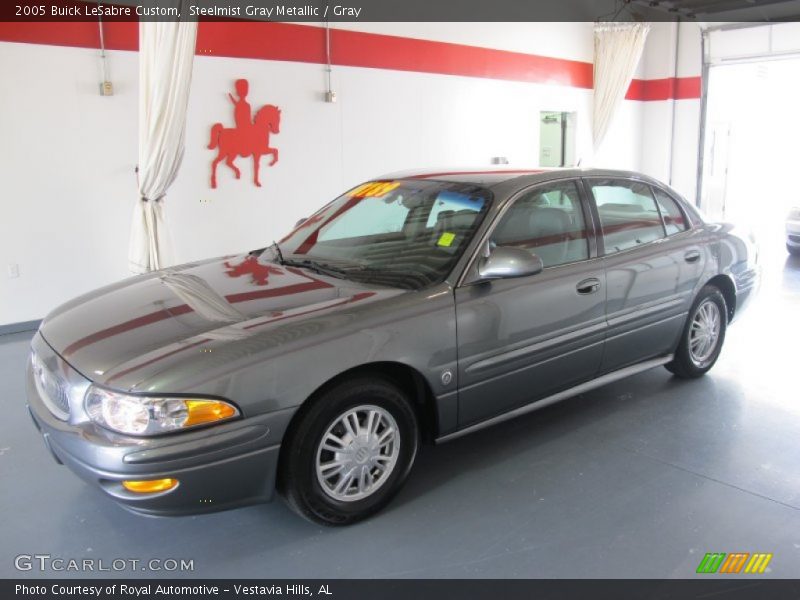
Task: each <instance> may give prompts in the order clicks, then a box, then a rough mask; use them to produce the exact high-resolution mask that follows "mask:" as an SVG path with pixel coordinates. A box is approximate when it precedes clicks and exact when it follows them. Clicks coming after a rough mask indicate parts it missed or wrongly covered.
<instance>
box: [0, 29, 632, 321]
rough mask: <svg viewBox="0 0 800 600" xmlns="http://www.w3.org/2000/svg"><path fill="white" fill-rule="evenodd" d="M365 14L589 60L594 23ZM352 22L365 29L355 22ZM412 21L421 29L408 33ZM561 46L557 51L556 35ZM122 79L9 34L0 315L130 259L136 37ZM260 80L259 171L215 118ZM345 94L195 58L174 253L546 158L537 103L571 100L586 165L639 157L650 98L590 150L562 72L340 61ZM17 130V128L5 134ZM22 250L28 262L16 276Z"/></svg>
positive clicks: (1, 153)
mask: <svg viewBox="0 0 800 600" xmlns="http://www.w3.org/2000/svg"><path fill="white" fill-rule="evenodd" d="M506 25H508V24H458V26H457V27H456V26H450V27H447V26H446V24H435V25H431V24H425V23H412V24H398V23H387V24H360V25H358V27H359V28H361V29H362V30H369V31H373V32H383V33H388V34H395V35H407V36H412V35H413V36H414V37H421V38H428V39H434V38H435V36H437V35H438V38H435V39H442V40H444V41H457V42H462V43H470V44H473V45H482V46H486V47H498V48H503V49H509V50H516V51H521V50H522V51H529V52H536V53H539V54H544V55H550V56H556V57H559V58H570V59H580V60H590V59H591V51H592V50H591V48H592V37H591V24H585V23H577V24H575V23H563V24H561V23H544V24H537V23H527V24H511V25H512V27H511V28H510V29H509V28H508V27H506ZM350 27H352V28H356V26H355V25H351V26H350ZM415 34H416V35H415ZM550 50H552V51H550ZM109 55H110V58H109V61H110V73H111V79H112V81H113V83H114V88H115V95H114V96H113V97H108V98H104V97H101V96H100V95H99V93H98V87H97V86H98V58H97V53H96V52H95V51H92V50H87V49H78V48H60V47H50V46H36V45H29V44H12V43H0V79H2V81H3V82H4V88H3V92H2V94H0V115H2V116H0V119H2V122H0V130H2V132H3V138H4V140H6V143H4V144H2V145H0V165H2V167H0V169H2V171H1V172H0V173H1V174H2V180H3V185H4V194H3V202H4V204H5V210H4V216H3V219H2V221H0V265H2V271H0V325H2V324H8V323H14V322H20V321H26V320H32V319H38V318H41V317H42V316H44V315H45V314H46V313H47V312H48V311H49V310H51V309H52V308H53V307H55V306H57V305H58V304H59V303H61V302H63V301H65V300H67V299H69V298H71V297H73V296H75V295H77V294H80V293H82V292H85V291H87V290H90V289H92V288H95V287H98V286H100V285H103V284H105V283H108V282H111V281H114V280H117V279H120V278H122V277H125V276H127V271H126V266H127V246H128V233H129V224H130V216H131V211H132V207H133V204H134V202H135V200H136V187H135V176H134V171H133V169H134V166H135V162H136V152H137V151H136V143H137V138H136V119H137V76H138V66H137V54H136V53H132V52H110V53H109ZM239 77H245V78H248V79H249V80H250V95H249V100H250V102H251V104H252V105H253V109H254V110H255V109H256V108H257V107H258V106H260V105H261V104H265V103H271V104H277V105H278V106H280V107H281V108H282V111H283V113H282V122H281V133H280V134H279V135H276V136H274V137H273V139H272V142H273V145H275V146H277V147H278V148H279V150H280V162H279V163H278V164H277V165H276V166H275V167H271V168H270V167H267V166H266V163H267V160H266V159H265V160H264V161H263V163H262V170H261V176H262V183H263V187H262V188H260V189H259V188H256V187H254V186H253V185H252V184H251V183H250V181H249V178H250V176H251V173H252V171H251V165H250V164H249V163H248V162H247V161H246V160H245V159H239V160H238V161H237V162H238V164H239V166H240V168H241V169H242V180H240V181H235V180H234V179H233V177H232V175H231V173H230V172H229V171H228V170H227V168H226V167H225V166H224V165H221V166H220V167H219V173H218V175H219V188H218V189H217V190H211V189H210V187H209V169H210V163H211V160H212V158H213V155H214V152H213V151H211V150H208V149H207V148H206V146H207V144H208V137H209V130H210V126H211V125H212V124H213V123H214V122H216V121H222V122H225V123H228V124H231V125H232V106H231V104H230V102H229V100H228V99H227V93H228V92H229V91H231V90H232V85H233V81H234V80H235V79H237V78H239ZM333 80H334V87H335V89H336V92H337V96H338V102H337V103H336V104H327V103H325V102H323V101H322V92H323V91H324V69H323V67H322V66H321V65H312V64H301V63H290V62H276V61H261V60H246V59H230V58H215V57H202V56H199V57H197V58H196V60H195V68H194V77H193V82H192V92H191V100H190V106H189V116H188V123H187V139H186V155H185V159H184V163H183V166H182V168H181V171H180V174H179V176H178V179H177V180H176V182H175V184H174V185H173V187H172V188H171V190H170V192H169V194H168V195H167V200H166V201H167V207H168V214H169V218H170V221H171V225H172V227H171V229H172V233H173V238H174V241H175V246H176V252H177V255H178V258H179V259H180V260H181V261H189V260H194V259H199V258H203V257H209V256H215V255H220V254H227V253H234V252H239V251H243V250H248V249H252V248H255V247H259V246H262V245H265V244H268V243H270V242H271V241H272V240H273V239H276V238H279V237H280V236H281V234H282V233H285V232H286V231H287V230H288V229H289V228H290V227H291V225H292V224H293V223H294V222H295V221H296V220H297V219H298V218H300V217H302V216H304V215H307V214H309V213H310V212H312V211H313V210H315V209H316V208H317V207H319V206H320V205H322V204H323V203H324V202H327V201H328V200H330V199H331V198H332V197H334V196H335V195H337V194H339V193H340V192H342V191H344V190H345V189H346V188H348V187H350V186H352V185H354V184H356V183H357V182H359V181H361V180H364V179H367V178H370V177H374V176H377V175H380V174H382V173H385V172H389V171H393V170H398V169H405V168H413V167H442V166H445V167H446V166H464V165H488V164H489V160H490V157H492V156H507V157H508V158H509V159H510V162H511V165H512V166H513V165H519V166H531V165H536V163H537V160H538V152H539V148H538V137H539V135H538V115H539V112H540V111H541V110H558V111H568V112H569V111H575V112H577V113H578V117H577V132H578V133H577V138H578V141H577V145H578V156H584V159H585V160H584V162H583V163H582V164H583V165H590V164H594V165H598V166H612V167H619V168H630V169H637V168H639V166H640V156H641V136H640V131H641V122H642V115H643V110H644V109H643V107H642V104H643V103H640V102H627V101H626V102H625V104H624V106H623V108H622V110H621V111H620V114H619V115H618V117H617V118H616V119H615V122H614V123H613V124H612V128H611V130H610V131H609V133H608V137H607V143H604V147H603V152H602V155H600V156H597V157H591V156H589V155H588V149H589V148H590V147H591V133H590V115H591V91H590V90H584V89H577V88H570V87H561V86H555V85H540V84H528V83H517V82H508V81H495V80H488V79H479V78H467V77H456V76H443V75H431V74H421V73H408V72H395V71H384V70H379V69H361V68H342V67H334V74H333ZM8 141H11V143H8ZM8 264H18V265H19V270H20V277H19V278H16V279H9V278H8V277H7V276H6V267H7V265H8Z"/></svg>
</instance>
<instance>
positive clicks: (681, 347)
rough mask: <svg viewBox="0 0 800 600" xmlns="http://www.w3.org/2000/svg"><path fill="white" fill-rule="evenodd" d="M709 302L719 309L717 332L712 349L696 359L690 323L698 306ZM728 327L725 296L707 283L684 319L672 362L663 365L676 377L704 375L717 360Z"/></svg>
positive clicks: (698, 308) (696, 312) (696, 313)
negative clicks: (693, 351)
mask: <svg viewBox="0 0 800 600" xmlns="http://www.w3.org/2000/svg"><path fill="white" fill-rule="evenodd" d="M708 302H711V303H713V304H715V305H716V307H717V310H718V311H719V334H718V336H717V341H716V345H715V346H714V348H713V351H711V353H710V354H709V355H708V356H707V357H704V358H703V360H700V361H698V360H697V359H696V358H695V357H694V356H693V354H692V350H691V342H690V338H691V334H692V325H693V323H694V322H695V317H696V316H697V315H698V313H699V311H700V308H701V307H702V306H704V305H705V304H706V303H708ZM727 328H728V307H727V304H726V303H725V296H723V295H722V292H720V291H719V289H717V288H716V287H714V286H713V285H707V286H705V287H703V289H701V290H700V293H698V294H697V298H695V300H694V303H693V304H692V308H691V310H689V316H688V318H687V319H686V325H685V326H684V328H683V334H682V335H681V340H680V342H679V343H678V349H677V351H676V352H675V358H674V359H673V360H672V362H670V363H667V364H666V365H665V367H666V368H667V370H669V371H670V372H672V373H673V374H674V375H675V376H676V377H680V378H682V379H694V378H695V377H701V376H702V375H705V374H706V373H707V372H708V371H709V370H710V369H711V367H713V366H714V363H716V362H717V358H719V354H720V352H721V351H722V345H723V343H724V342H725V331H726V330H727Z"/></svg>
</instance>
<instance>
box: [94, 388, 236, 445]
mask: <svg viewBox="0 0 800 600" xmlns="http://www.w3.org/2000/svg"><path fill="white" fill-rule="evenodd" d="M84 405H85V406H86V413H87V414H88V415H89V418H90V419H92V421H94V422H95V423H97V424H98V425H102V426H103V427H107V428H108V429H113V430H114V431H118V432H119V433H125V434H128V435H158V434H161V433H169V432H171V431H181V430H184V429H190V428H192V427H197V426H198V425H206V424H209V423H218V422H221V421H227V420H229V419H233V418H235V417H238V416H239V411H238V410H237V408H236V407H235V406H233V405H232V404H230V403H228V402H225V401H224V400H215V399H208V398H170V397H159V396H133V395H130V394H124V393H122V392H113V391H111V390H106V389H103V388H99V387H95V386H91V387H90V388H89V389H88V390H87V391H86V397H85V399H84Z"/></svg>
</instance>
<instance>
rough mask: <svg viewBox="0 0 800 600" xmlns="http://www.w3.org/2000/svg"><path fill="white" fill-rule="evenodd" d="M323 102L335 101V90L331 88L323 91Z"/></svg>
mask: <svg viewBox="0 0 800 600" xmlns="http://www.w3.org/2000/svg"><path fill="white" fill-rule="evenodd" d="M325 102H331V103H333V102H336V92H334V91H333V90H330V91H328V92H325Z"/></svg>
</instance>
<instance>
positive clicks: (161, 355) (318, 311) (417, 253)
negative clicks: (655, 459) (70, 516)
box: [28, 169, 758, 524]
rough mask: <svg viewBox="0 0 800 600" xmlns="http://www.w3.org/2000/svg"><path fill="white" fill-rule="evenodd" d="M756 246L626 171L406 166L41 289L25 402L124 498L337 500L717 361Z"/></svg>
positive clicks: (95, 476)
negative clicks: (647, 374) (73, 293)
mask: <svg viewBox="0 0 800 600" xmlns="http://www.w3.org/2000/svg"><path fill="white" fill-rule="evenodd" d="M755 256H756V252H755V250H754V248H753V246H752V243H751V241H750V240H749V239H748V238H747V237H746V236H740V235H739V234H738V233H737V231H736V230H735V229H734V228H733V227H732V226H729V225H724V224H716V223H708V222H705V221H704V220H703V218H702V217H701V216H700V214H698V212H697V211H696V210H695V209H694V208H693V207H692V206H691V205H690V204H688V203H686V202H685V201H684V200H683V199H681V198H680V197H679V196H678V195H677V194H676V193H675V192H674V191H673V190H671V189H670V188H668V187H666V186H664V185H662V184H661V183H659V182H657V181H655V180H653V179H651V178H648V177H645V176H643V175H639V174H636V173H629V172H620V171H600V170H578V169H574V170H555V171H532V170H530V171H528V170H525V171H523V170H501V171H497V170H494V171H458V172H439V173H434V172H415V173H402V174H397V175H392V176H389V177H385V178H381V179H379V180H375V181H370V182H367V183H365V184H362V185H359V186H357V187H356V188H354V189H352V190H350V191H349V192H347V193H345V194H344V195H342V196H341V197H339V198H337V199H336V200H333V201H332V202H330V203H329V204H327V205H326V206H324V207H323V208H322V209H320V210H319V211H318V212H316V213H315V214H313V215H311V216H310V217H309V218H308V219H306V220H304V221H302V222H301V223H299V224H298V225H297V226H296V227H295V229H294V230H293V231H292V232H290V233H289V234H288V235H287V236H285V237H284V238H283V239H282V240H280V241H278V242H276V243H274V244H272V245H271V246H269V247H265V248H262V249H258V250H254V251H252V252H250V253H248V254H243V255H238V256H227V257H223V258H215V259H210V260H205V261H201V262H197V263H192V264H185V265H181V266H179V267H174V268H168V269H164V270H161V271H158V272H154V273H150V274H147V275H142V276H139V277H134V278H131V279H127V280H124V281H120V282H119V283H115V284H113V285H110V286H108V287H105V288H102V289H99V290H97V291H94V292H91V293H89V294H86V295H84V296H82V297H79V298H76V299H75V300H73V301H71V302H68V303H67V304H65V305H63V306H61V307H59V308H57V309H56V310H54V311H53V312H52V313H51V314H50V315H48V316H47V318H46V319H45V320H44V322H43V324H42V326H41V328H40V330H39V332H38V333H37V334H36V336H35V337H34V340H33V344H32V346H33V347H32V352H31V359H30V363H29V370H28V395H29V398H28V402H29V407H30V412H31V415H32V417H33V420H34V422H35V423H36V426H37V428H38V429H39V430H40V432H41V433H42V435H43V436H44V440H45V442H46V444H47V446H48V447H49V448H50V450H51V452H52V454H53V455H54V457H55V459H56V460H57V461H58V462H59V463H63V464H65V465H67V466H68V467H69V468H70V469H72V470H73V471H74V472H75V473H77V474H78V475H79V476H81V477H82V478H83V479H85V480H86V481H87V482H89V483H90V484H91V485H93V486H96V487H97V488H99V489H100V490H102V491H103V492H104V493H106V494H107V495H109V496H111V497H112V498H114V499H115V500H116V501H117V502H119V503H120V504H122V505H123V506H125V507H127V508H129V509H131V510H134V511H137V512H140V513H146V514H154V515H178V514H188V513H198V512H207V511H213V510H221V509H227V508H232V507H236V506H242V505H246V504H253V503H258V502H266V501H268V500H270V499H271V498H272V496H273V493H274V491H275V490H276V489H277V490H278V491H279V492H280V493H281V494H282V495H283V496H284V498H285V499H286V500H287V501H288V503H289V505H290V506H291V507H292V508H293V509H294V510H295V511H297V512H298V513H299V514H301V515H303V516H304V517H307V518H309V519H312V520H314V521H317V522H320V523H325V524H347V523H351V522H354V521H356V520H358V519H362V518H364V517H366V516H368V515H370V514H372V513H374V512H375V511H377V510H379V509H380V508H381V507H383V506H385V505H386V504H387V503H388V502H389V501H390V499H391V498H392V496H393V495H394V494H395V493H396V492H397V491H398V490H399V489H400V487H401V485H402V484H403V482H404V480H405V479H406V478H407V477H408V475H409V472H410V471H411V467H412V465H413V464H414V458H415V456H416V454H417V449H418V447H419V445H420V444H421V443H423V442H441V441H445V440H448V439H451V438H453V437H456V436H460V435H464V434H466V433H469V432H471V431H475V430H476V429H479V428H482V427H486V426H488V425H492V424H494V423H498V422H500V421H503V420H506V419H510V418H513V417H515V416H518V415H521V414H523V413H526V412H529V411H531V410H534V409H536V408H539V407H542V406H545V405H547V404H550V403H551V402H554V401H556V400H560V399H562V398H567V397H569V396H572V395H575V394H578V393H581V392H585V391H587V390H590V389H592V388H595V387H598V386H601V385H603V384H606V383H609V382H611V381H614V380H617V379H620V378H623V377H626V376H628V375H631V374H634V373H638V372H640V371H642V370H644V369H649V368H652V367H656V366H660V365H663V366H665V367H666V368H667V369H669V370H670V371H671V372H672V373H674V374H675V376H677V377H682V378H693V377H698V376H701V375H703V374H704V373H706V372H707V371H708V370H709V369H711V367H712V366H713V365H714V363H715V361H716V360H717V357H718V356H719V354H720V351H721V349H722V345H723V342H724V340H725V331H726V328H727V326H728V324H729V323H730V322H731V320H732V319H733V318H734V317H735V316H737V315H738V314H740V312H741V311H742V309H743V308H744V306H745V305H746V304H747V301H748V300H749V299H750V297H751V296H752V295H753V293H754V291H755V290H756V289H757V286H758V267H757V265H756V264H755Z"/></svg>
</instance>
